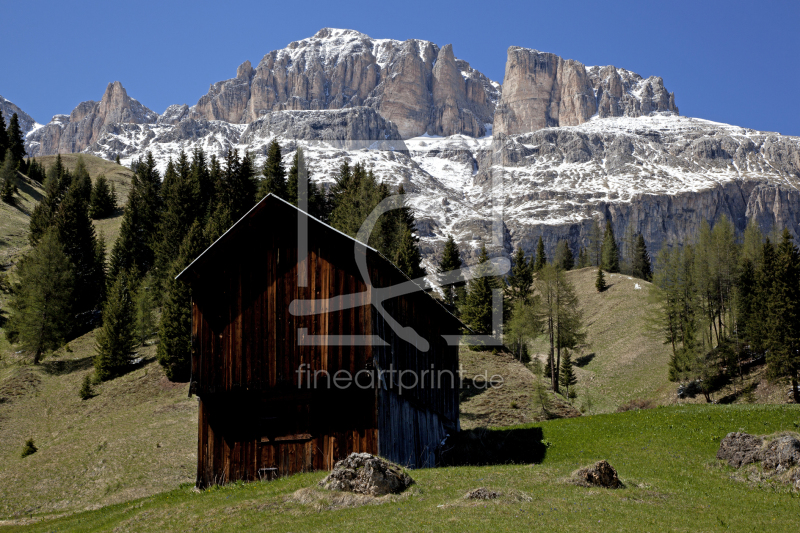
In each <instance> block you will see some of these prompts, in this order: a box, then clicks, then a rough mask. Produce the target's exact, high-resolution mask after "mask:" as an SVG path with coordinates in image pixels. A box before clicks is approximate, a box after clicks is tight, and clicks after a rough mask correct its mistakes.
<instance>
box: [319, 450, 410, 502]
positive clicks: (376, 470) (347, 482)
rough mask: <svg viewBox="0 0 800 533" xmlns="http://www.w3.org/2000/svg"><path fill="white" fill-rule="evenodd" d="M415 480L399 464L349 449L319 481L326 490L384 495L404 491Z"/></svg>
mask: <svg viewBox="0 0 800 533" xmlns="http://www.w3.org/2000/svg"><path fill="white" fill-rule="evenodd" d="M413 483H414V480H413V479H411V476H409V475H408V474H406V473H405V472H403V469H402V468H400V467H399V466H397V465H395V464H392V463H390V462H388V461H384V460H383V459H381V458H379V457H375V456H374V455H371V454H369V453H351V454H350V455H349V456H347V457H346V458H344V459H342V460H341V461H337V462H336V464H335V465H334V466H333V470H332V471H331V473H330V474H328V475H327V476H326V477H325V479H323V480H322V481H320V482H319V485H320V486H321V487H323V488H326V489H328V490H337V491H345V492H356V493H359V494H368V495H370V496H384V495H386V494H397V493H400V492H403V491H404V490H406V489H407V488H408V487H410V486H411V485H412V484H413Z"/></svg>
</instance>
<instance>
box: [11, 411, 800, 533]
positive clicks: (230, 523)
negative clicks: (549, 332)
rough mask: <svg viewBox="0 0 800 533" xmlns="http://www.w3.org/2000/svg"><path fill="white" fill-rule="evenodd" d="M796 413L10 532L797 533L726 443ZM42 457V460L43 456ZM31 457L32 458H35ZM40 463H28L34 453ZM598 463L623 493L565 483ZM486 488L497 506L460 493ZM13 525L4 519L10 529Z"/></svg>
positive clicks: (633, 429) (239, 493) (174, 496)
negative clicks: (498, 462) (722, 447)
mask: <svg viewBox="0 0 800 533" xmlns="http://www.w3.org/2000/svg"><path fill="white" fill-rule="evenodd" d="M798 425H800V408H798V407H797V406H765V405H753V406H745V405H735V406H718V405H717V406H714V405H708V406H705V405H691V406H681V407H664V408H658V409H652V410H643V411H631V412H627V413H621V414H612V415H596V416H591V417H581V418H575V419H564V420H556V421H551V422H543V423H539V424H536V425H535V426H537V427H541V428H542V430H543V434H544V439H545V440H547V441H549V442H550V443H551V444H550V447H549V448H548V449H547V453H546V456H545V458H544V460H543V462H542V463H541V464H536V465H502V466H487V467H460V468H442V469H430V470H418V471H413V472H412V476H413V477H414V478H415V480H416V481H417V484H416V485H415V487H414V488H413V489H412V490H411V491H410V493H409V494H407V495H403V496H400V497H393V498H388V499H387V500H388V501H386V502H385V503H383V504H382V505H370V506H363V507H356V508H342V509H336V510H329V509H324V508H322V509H321V508H320V506H319V505H316V506H315V505H312V504H308V503H301V501H298V500H297V499H296V498H293V494H294V493H295V492H296V491H298V490H300V489H303V488H305V487H309V486H312V485H314V484H315V483H316V482H317V481H319V480H320V479H321V478H322V477H323V475H324V474H323V473H314V474H304V475H297V476H293V477H290V478H285V479H281V480H277V481H272V482H264V483H249V484H237V485H233V486H228V487H225V488H219V489H215V490H209V491H205V492H203V493H200V494H196V493H193V492H191V490H190V487H189V486H183V487H181V488H176V489H175V490H172V491H170V492H166V493H163V494H158V495H155V496H150V497H147V498H143V499H139V500H135V501H131V502H127V503H122V504H118V505H112V506H109V507H105V508H102V509H98V510H96V511H90V512H83V513H80V514H76V515H72V516H67V517H62V518H57V519H53V520H47V521H44V522H41V523H36V524H28V525H25V526H21V525H17V526H11V525H9V528H8V530H9V531H87V532H90V531H110V530H114V531H167V530H169V531H354V530H357V531H466V530H470V531H480V530H484V531H532V530H538V531H555V530H559V531H637V532H641V531H664V530H669V531H770V532H780V531H791V532H794V531H797V517H798V514H797V513H798V509H800V497H799V496H798V494H797V493H792V492H790V491H789V490H788V489H787V488H786V487H785V486H774V485H772V484H770V483H764V482H762V483H761V484H760V485H759V484H755V483H752V484H751V483H746V482H742V481H737V480H734V479H732V474H733V472H734V471H733V470H732V469H731V468H729V467H727V466H724V465H722V464H721V463H720V462H718V461H717V460H716V459H715V458H714V454H715V452H716V450H717V447H718V445H719V441H720V439H721V438H722V437H723V436H724V435H725V434H726V433H727V432H729V431H736V430H739V429H742V430H745V431H748V432H752V433H758V434H763V433H773V432H776V431H782V430H796V429H797V427H798ZM38 453H41V452H37V454H38ZM34 456H35V455H34ZM34 456H32V457H34ZM599 459H607V460H608V461H609V462H611V464H612V465H614V466H615V467H616V468H617V470H618V472H619V476H620V478H621V480H622V481H623V482H624V483H625V484H626V488H624V489H620V490H606V489H599V488H596V489H587V488H582V487H578V486H575V485H572V484H570V483H568V482H566V478H567V477H568V476H569V475H570V473H571V472H572V471H574V470H575V469H576V468H578V467H580V466H583V465H587V464H590V463H592V462H594V461H596V460H599ZM480 486H485V487H487V488H490V489H492V490H496V491H498V492H500V493H501V498H500V499H498V500H493V501H487V502H484V501H480V502H468V501H466V500H464V499H463V495H464V494H465V493H466V492H467V491H468V490H471V489H474V488H476V487H480ZM6 523H8V522H6Z"/></svg>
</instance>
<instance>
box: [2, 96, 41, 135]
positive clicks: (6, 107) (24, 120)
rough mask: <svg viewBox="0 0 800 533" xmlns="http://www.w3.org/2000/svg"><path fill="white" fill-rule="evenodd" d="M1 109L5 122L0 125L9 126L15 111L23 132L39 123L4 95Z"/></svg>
mask: <svg viewBox="0 0 800 533" xmlns="http://www.w3.org/2000/svg"><path fill="white" fill-rule="evenodd" d="M0 111H2V112H3V119H5V120H4V122H5V123H4V124H2V125H0V126H2V127H3V128H7V127H8V123H9V121H10V120H11V117H12V116H13V115H14V113H16V114H17V120H18V121H19V127H20V129H22V133H28V132H29V131H31V130H32V129H33V128H34V126H36V125H37V123H36V121H35V120H33V118H31V116H30V115H29V114H27V113H26V112H25V111H23V110H22V109H20V108H19V107H18V106H16V105H15V104H14V103H13V102H11V101H9V100H6V99H5V98H3V97H2V96H0Z"/></svg>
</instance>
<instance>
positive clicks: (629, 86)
mask: <svg viewBox="0 0 800 533" xmlns="http://www.w3.org/2000/svg"><path fill="white" fill-rule="evenodd" d="M656 111H669V112H674V113H677V112H678V108H677V106H676V105H675V96H674V94H671V93H668V92H667V90H666V89H665V88H664V81H663V80H662V79H661V78H658V77H655V76H654V77H650V78H647V79H646V80H645V79H643V78H642V77H641V76H639V75H638V74H636V73H634V72H630V71H627V70H624V69H617V68H616V67H613V66H605V67H597V66H595V67H588V68H587V67H585V66H584V65H583V64H582V63H580V62H578V61H575V60H572V59H567V60H565V59H563V58H561V57H559V56H557V55H555V54H552V53H548V52H540V51H539V50H534V49H530V48H522V47H519V46H511V47H509V49H508V60H507V62H506V72H505V78H504V80H503V96H502V98H501V100H500V103H499V104H498V107H497V112H496V113H495V121H494V131H495V132H497V133H506V134H512V135H513V134H519V133H527V132H531V131H536V130H539V129H541V128H545V127H552V126H577V125H578V124H582V123H584V122H586V121H587V120H589V118H591V117H592V116H593V115H594V114H598V115H599V116H600V117H621V116H626V117H638V116H643V115H647V114H649V113H652V112H656Z"/></svg>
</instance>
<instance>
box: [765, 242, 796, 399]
mask: <svg viewBox="0 0 800 533" xmlns="http://www.w3.org/2000/svg"><path fill="white" fill-rule="evenodd" d="M774 264H775V270H774V271H773V272H772V276H771V277H772V287H771V291H770V292H769V295H768V299H767V300H766V308H767V315H766V320H765V324H764V325H765V326H766V330H767V339H766V345H767V348H768V349H769V350H768V352H767V366H768V369H769V373H770V375H771V376H772V377H773V378H774V379H788V380H789V381H790V382H791V384H792V391H793V395H794V400H795V402H797V403H800V389H798V379H799V378H800V281H798V280H800V252H798V250H797V247H796V246H795V245H794V243H793V242H792V236H791V234H790V233H789V230H788V229H786V228H784V230H783V234H782V235H781V243H780V244H779V245H778V249H777V251H776V254H775V262H774Z"/></svg>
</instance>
